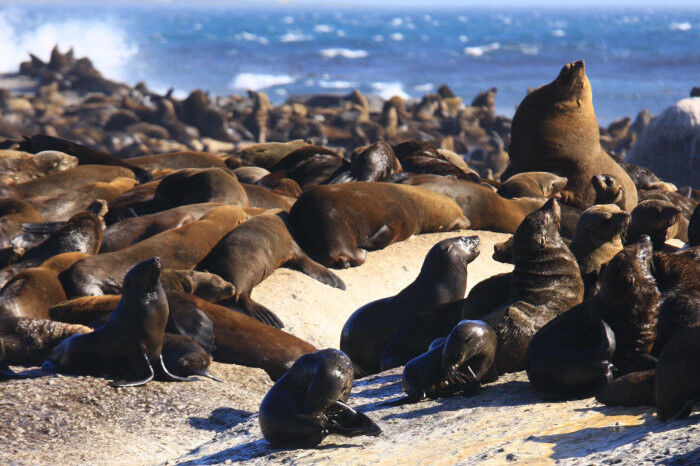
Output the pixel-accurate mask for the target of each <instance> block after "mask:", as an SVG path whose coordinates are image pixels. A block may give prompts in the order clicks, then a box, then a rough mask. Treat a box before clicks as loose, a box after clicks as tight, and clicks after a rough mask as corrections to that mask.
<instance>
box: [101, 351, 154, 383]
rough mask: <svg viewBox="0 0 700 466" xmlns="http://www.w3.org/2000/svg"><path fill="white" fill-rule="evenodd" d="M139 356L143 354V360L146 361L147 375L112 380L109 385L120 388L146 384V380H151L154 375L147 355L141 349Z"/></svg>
mask: <svg viewBox="0 0 700 466" xmlns="http://www.w3.org/2000/svg"><path fill="white" fill-rule="evenodd" d="M141 356H143V361H144V362H145V363H146V365H145V367H146V370H147V373H148V375H147V376H146V377H145V378H143V379H140V380H114V381H112V382H110V383H109V386H110V387H114V388H121V387H138V386H140V385H146V384H147V383H148V382H150V381H151V380H153V376H154V375H155V374H154V373H153V367H152V366H151V363H150V362H149V361H148V357H147V356H146V353H144V352H143V351H142V352H141Z"/></svg>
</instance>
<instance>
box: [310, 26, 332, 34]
mask: <svg viewBox="0 0 700 466" xmlns="http://www.w3.org/2000/svg"><path fill="white" fill-rule="evenodd" d="M331 31H333V28H332V27H331V26H329V25H327V24H317V25H316V26H314V32H317V33H319V34H323V33H328V32H331Z"/></svg>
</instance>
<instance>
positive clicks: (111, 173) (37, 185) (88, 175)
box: [12, 165, 134, 197]
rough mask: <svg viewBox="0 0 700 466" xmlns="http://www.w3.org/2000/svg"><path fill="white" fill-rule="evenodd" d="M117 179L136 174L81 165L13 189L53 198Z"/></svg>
mask: <svg viewBox="0 0 700 466" xmlns="http://www.w3.org/2000/svg"><path fill="white" fill-rule="evenodd" d="M115 178H134V174H133V173H132V172H131V170H129V169H128V168H124V167H114V166H108V165H80V166H77V167H75V168H71V169H68V170H64V171H60V172H56V173H51V174H48V175H46V176H44V177H42V178H38V179H36V180H32V181H27V182H26V183H21V184H17V185H14V186H13V187H12V188H13V189H14V190H15V191H17V192H19V193H21V194H22V195H23V196H25V197H34V196H39V197H53V196H57V195H59V194H62V193H65V192H67V191H74V190H76V189H78V188H81V187H83V186H86V185H89V184H92V183H97V182H102V183H109V182H110V181H112V180H114V179H115Z"/></svg>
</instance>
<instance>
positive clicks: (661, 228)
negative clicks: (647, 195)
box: [624, 199, 681, 251]
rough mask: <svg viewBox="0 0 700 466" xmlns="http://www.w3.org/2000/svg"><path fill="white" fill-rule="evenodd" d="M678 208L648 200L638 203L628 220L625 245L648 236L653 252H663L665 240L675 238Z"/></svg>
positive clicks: (666, 202) (658, 201) (663, 202)
mask: <svg viewBox="0 0 700 466" xmlns="http://www.w3.org/2000/svg"><path fill="white" fill-rule="evenodd" d="M680 212H681V210H680V208H678V207H676V206H675V205H673V204H671V203H670V202H668V201H661V200H658V199H649V200H646V201H642V202H640V203H639V204H638V205H637V206H636V207H635V208H634V210H632V215H631V219H630V224H629V227H628V228H627V233H626V234H625V238H624V239H625V244H626V245H627V244H633V243H636V242H638V241H640V239H641V238H642V236H643V235H648V236H649V238H651V244H652V246H653V247H654V250H655V251H662V250H664V247H665V244H666V240H667V239H671V238H673V237H674V236H675V233H676V228H677V224H678V217H679V216H680Z"/></svg>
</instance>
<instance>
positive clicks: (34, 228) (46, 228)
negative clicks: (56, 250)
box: [22, 222, 68, 235]
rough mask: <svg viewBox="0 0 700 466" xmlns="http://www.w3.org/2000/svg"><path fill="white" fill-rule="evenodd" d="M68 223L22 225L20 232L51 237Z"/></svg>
mask: <svg viewBox="0 0 700 466" xmlns="http://www.w3.org/2000/svg"><path fill="white" fill-rule="evenodd" d="M66 224H68V222H35V223H23V224H22V231H24V232H25V233H32V234H35V235H51V234H53V233H56V232H57V231H59V230H60V229H61V228H63V227H64V226H66Z"/></svg>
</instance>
